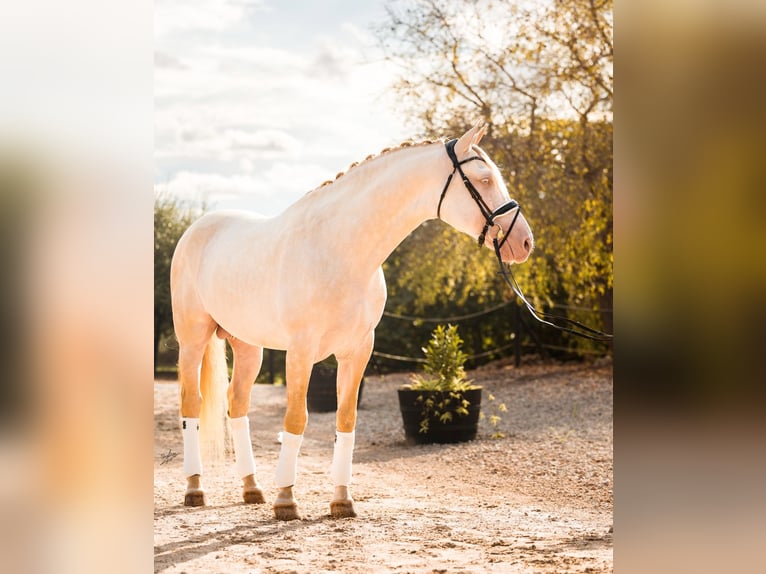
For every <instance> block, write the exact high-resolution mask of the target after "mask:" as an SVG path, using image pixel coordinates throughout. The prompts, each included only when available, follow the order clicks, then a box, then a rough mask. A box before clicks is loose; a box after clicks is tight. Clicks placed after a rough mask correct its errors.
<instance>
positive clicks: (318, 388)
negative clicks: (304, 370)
mask: <svg viewBox="0 0 766 574" xmlns="http://www.w3.org/2000/svg"><path fill="white" fill-rule="evenodd" d="M337 378H338V364H337V362H336V361H335V360H334V358H330V359H326V360H325V361H322V362H321V363H317V364H316V365H314V368H313V369H312V370H311V378H310V379H309V388H308V392H307V393H306V406H307V408H308V410H309V412H312V413H326V412H332V411H336V410H338V393H337V385H336V380H337ZM363 387H364V379H362V381H361V383H360V385H359V395H358V402H360V403H361V402H362V388H363Z"/></svg>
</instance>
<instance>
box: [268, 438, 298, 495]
mask: <svg viewBox="0 0 766 574" xmlns="http://www.w3.org/2000/svg"><path fill="white" fill-rule="evenodd" d="M302 442H303V435H302V434H292V433H289V432H287V431H283V432H282V449H281V450H280V451H279V461H278V462H277V472H276V477H275V482H274V484H275V485H276V486H277V487H278V488H284V487H286V486H293V485H294V484H295V475H296V474H298V451H299V450H300V449H301V443H302Z"/></svg>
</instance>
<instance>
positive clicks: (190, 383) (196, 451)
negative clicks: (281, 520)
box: [176, 319, 215, 506]
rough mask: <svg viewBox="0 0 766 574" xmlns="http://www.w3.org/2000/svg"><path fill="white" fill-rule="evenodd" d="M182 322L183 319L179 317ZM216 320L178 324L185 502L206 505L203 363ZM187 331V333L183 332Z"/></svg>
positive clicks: (185, 503) (188, 504)
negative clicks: (202, 443)
mask: <svg viewBox="0 0 766 574" xmlns="http://www.w3.org/2000/svg"><path fill="white" fill-rule="evenodd" d="M177 323H180V321H177ZM214 328H215V323H214V322H213V321H212V319H210V320H209V321H207V322H204V321H203V322H200V323H198V324H195V325H193V326H192V327H191V328H190V329H183V330H182V329H181V328H179V327H178V326H177V327H176V331H177V334H178V343H179V350H178V381H179V383H180V386H181V434H182V436H183V442H184V461H183V471H184V476H185V477H186V492H185V494H184V506H204V504H205V492H204V490H203V488H202V478H201V477H202V457H201V454H200V444H199V418H200V410H201V408H202V395H201V394H200V365H201V364H202V356H203V355H204V353H205V347H206V346H207V343H208V340H209V339H210V336H211V335H212V334H213V329H214ZM181 333H183V334H181Z"/></svg>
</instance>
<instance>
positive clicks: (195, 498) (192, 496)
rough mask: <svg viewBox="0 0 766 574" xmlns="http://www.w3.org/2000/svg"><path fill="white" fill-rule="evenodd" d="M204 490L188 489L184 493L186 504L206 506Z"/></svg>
mask: <svg viewBox="0 0 766 574" xmlns="http://www.w3.org/2000/svg"><path fill="white" fill-rule="evenodd" d="M205 504H207V502H206V501H205V491H204V490H187V491H186V494H184V506H205Z"/></svg>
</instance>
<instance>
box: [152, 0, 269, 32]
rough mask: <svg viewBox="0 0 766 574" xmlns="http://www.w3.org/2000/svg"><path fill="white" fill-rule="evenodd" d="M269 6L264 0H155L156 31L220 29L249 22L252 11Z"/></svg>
mask: <svg viewBox="0 0 766 574" xmlns="http://www.w3.org/2000/svg"><path fill="white" fill-rule="evenodd" d="M263 10H268V7H267V5H266V2H264V1H263V0H195V1H190V2H183V3H181V2H178V1H177V0H155V3H154V35H155V38H164V37H167V36H170V35H172V34H174V33H177V32H187V33H188V32H220V31H222V30H226V29H228V28H233V27H235V26H237V25H239V24H240V23H242V22H246V21H247V19H248V17H249V16H251V15H252V14H253V13H257V12H259V11H263Z"/></svg>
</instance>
